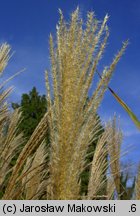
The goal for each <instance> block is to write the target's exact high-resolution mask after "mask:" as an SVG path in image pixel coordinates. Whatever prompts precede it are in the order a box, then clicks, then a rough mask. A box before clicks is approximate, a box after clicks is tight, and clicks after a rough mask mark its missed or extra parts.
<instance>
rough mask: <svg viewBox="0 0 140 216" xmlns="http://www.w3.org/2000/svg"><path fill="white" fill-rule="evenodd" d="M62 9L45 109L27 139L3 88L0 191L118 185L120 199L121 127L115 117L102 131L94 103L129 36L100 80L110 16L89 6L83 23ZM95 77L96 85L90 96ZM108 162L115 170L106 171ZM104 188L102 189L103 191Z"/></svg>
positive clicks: (55, 194) (57, 193) (12, 194)
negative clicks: (90, 155) (91, 148)
mask: <svg viewBox="0 0 140 216" xmlns="http://www.w3.org/2000/svg"><path fill="white" fill-rule="evenodd" d="M59 12H60V20H59V23H58V25H57V31H56V36H55V40H54V37H53V36H52V35H50V60H51V71H50V72H51V73H50V72H48V71H46V75H45V79H46V88H47V104H48V109H47V110H48V111H47V113H46V114H45V115H44V117H43V118H42V120H41V121H40V123H39V124H38V126H37V127H36V129H35V131H34V132H33V134H32V135H31V137H30V138H29V140H27V141H26V140H25V139H23V136H22V133H21V134H19V133H17V130H18V123H19V120H21V118H20V115H21V111H20V109H18V110H15V111H14V113H12V114H11V113H10V112H9V111H8V107H7V105H6V104H5V102H4V101H5V99H6V97H7V96H8V94H9V93H10V91H11V89H8V90H4V91H2V89H1V93H0V103H1V104H0V110H1V111H0V135H1V139H0V187H1V191H2V193H1V198H2V199H55V200H62V199H64V200H70V199H99V198H105V199H113V198H114V193H116V192H117V198H118V199H120V193H121V189H120V185H121V181H120V178H121V174H120V143H121V132H120V131H118V130H117V128H116V121H115V120H113V123H112V124H111V123H108V124H106V126H105V127H104V131H103V132H102V133H99V132H100V130H101V124H100V120H99V117H98V116H97V110H98V107H99V106H100V104H101V102H102V99H103V96H104V93H105V91H106V89H107V87H108V84H109V82H110V79H111V77H112V74H113V72H114V70H115V67H116V65H117V63H118V61H119V60H120V58H121V56H122V55H123V53H124V51H125V49H126V46H127V44H128V42H125V43H123V46H122V48H121V49H120V51H119V52H118V53H117V55H116V56H115V57H114V59H113V61H112V63H111V64H110V66H108V67H105V68H104V69H103V71H102V74H101V76H102V79H100V80H99V82H98V83H96V82H94V76H95V73H96V70H97V66H98V63H99V61H100V59H101V57H102V55H103V52H104V49H105V47H106V44H107V40H108V37H109V30H108V27H107V21H108V15H106V16H105V18H104V20H103V21H102V22H100V21H98V20H97V19H96V17H95V14H94V13H93V12H89V13H87V20H86V23H84V22H83V20H82V19H81V17H80V15H79V9H78V8H77V9H76V10H75V11H74V12H73V13H72V14H71V18H70V21H69V22H66V21H65V19H64V16H63V13H62V11H61V10H59ZM9 52H10V47H9V46H8V45H7V44H4V45H2V46H1V49H0V69H1V71H3V69H4V68H5V66H6V64H7V62H8V59H9ZM93 82H94V84H95V85H96V86H95V90H94V91H93V92H92V95H91V97H90V99H89V100H87V98H88V97H89V95H88V93H89V89H90V87H91V85H92V84H93ZM47 130H49V133H50V143H49V144H48V145H46V142H45V138H46V133H47ZM94 141H97V144H96V148H95V151H94V152H93V159H92V162H91V163H90V164H88V165H87V163H86V158H87V156H88V155H87V154H88V148H89V146H90V145H91V143H92V142H94ZM23 142H24V145H23ZM15 154H18V157H17V160H16V162H15V165H14V166H10V162H11V160H12V158H13V157H14V156H15ZM108 156H109V160H108ZM86 166H89V167H90V169H89V181H88V186H87V194H82V195H81V193H80V188H81V173H82V172H83V171H84V170H85V169H86ZM109 167H110V175H107V174H106V172H107V170H108V169H109ZM105 187H106V192H105V194H103V195H102V196H100V195H101V192H102V191H103V190H104V188H105ZM108 188H109V190H108ZM137 196H138V195H137Z"/></svg>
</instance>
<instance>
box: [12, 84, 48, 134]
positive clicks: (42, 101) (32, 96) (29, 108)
mask: <svg viewBox="0 0 140 216" xmlns="http://www.w3.org/2000/svg"><path fill="white" fill-rule="evenodd" d="M12 107H13V109H16V108H18V107H21V111H22V122H21V124H20V125H19V127H20V131H24V134H25V137H27V138H29V137H30V136H31V134H32V133H33V131H34V129H35V128H36V126H37V125H38V123H39V122H40V120H41V118H42V117H43V116H44V114H45V113H46V111H47V101H46V97H45V95H42V96H40V95H39V93H38V92H37V90H36V87H33V89H32V90H31V91H30V92H29V93H28V94H27V93H26V94H23V95H22V98H21V103H20V104H17V103H12Z"/></svg>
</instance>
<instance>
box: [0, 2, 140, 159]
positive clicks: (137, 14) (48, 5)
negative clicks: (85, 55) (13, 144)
mask: <svg viewBox="0 0 140 216" xmlns="http://www.w3.org/2000/svg"><path fill="white" fill-rule="evenodd" d="M0 5H1V13H0V42H1V43H2V42H5V41H7V42H8V43H10V45H11V46H12V50H14V51H16V52H15V54H14V56H13V58H12V59H11V60H10V63H9V66H8V67H7V69H6V74H5V77H8V76H10V75H12V74H14V73H15V72H16V71H19V70H20V69H22V68H26V72H24V73H23V74H21V75H20V76H19V77H17V78H15V79H14V80H13V81H11V82H10V85H14V86H15V87H16V88H15V91H14V93H13V94H12V96H11V98H10V100H11V101H15V102H18V101H20V97H21V94H22V93H24V92H28V91H29V90H31V88H32V87H33V86H36V87H37V89H38V90H39V92H40V93H45V80H44V70H45V68H48V67H49V47H48V38H49V34H50V32H51V33H52V34H54V33H55V29H56V24H57V22H58V18H59V14H58V8H61V9H62V11H63V12H64V15H65V17H66V18H69V15H70V13H71V12H72V11H73V10H74V9H75V8H76V7H77V6H78V5H79V7H80V10H81V13H82V15H83V16H85V14H86V12H87V11H91V10H93V11H95V13H96V16H97V18H98V19H101V20H102V19H103V18H104V16H105V14H106V13H108V14H109V16H110V19H109V22H108V25H109V28H110V38H109V41H108V46H107V49H106V52H105V55H104V58H103V60H102V62H101V65H102V66H104V65H109V64H110V63H111V61H112V57H113V56H114V54H116V52H117V51H118V50H119V49H120V47H121V45H122V41H125V40H126V39H129V40H130V45H129V47H128V48H127V51H126V53H125V55H124V56H123V57H122V59H121V61H120V62H119V64H118V66H117V68H116V71H115V74H114V76H113V78H112V81H111V83H110V86H111V87H112V88H113V89H114V90H115V91H116V92H117V93H118V94H119V95H120V96H121V98H122V99H123V100H124V101H125V102H126V103H127V104H128V105H129V106H130V107H131V108H132V110H133V111H134V112H135V113H136V115H137V116H138V117H139V119H140V85H139V83H140V54H139V50H140V39H139V38H140V1H139V0H118V1H113V0H71V1H64V0H63V1H62V0H52V1H50V0H24V1H19V0H12V1H11V0H1V2H0ZM114 112H115V113H116V114H117V115H119V116H120V117H121V126H122V129H123V131H124V145H125V146H126V147H127V145H133V146H134V147H135V150H134V151H130V152H129V157H128V158H129V160H132V161H136V162H138V160H139V158H140V133H139V131H138V130H137V129H136V127H135V126H134V125H133V123H132V122H131V120H130V119H129V117H128V116H127V114H126V113H125V111H124V110H123V109H122V108H121V107H120V106H119V105H118V103H117V102H116V101H115V99H114V98H113V97H112V96H111V95H110V93H109V92H107V93H106V95H105V97H104V100H103V103H102V105H101V107H100V109H99V114H100V115H101V118H102V119H103V120H104V121H106V120H108V118H110V117H111V116H113V113H114Z"/></svg>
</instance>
